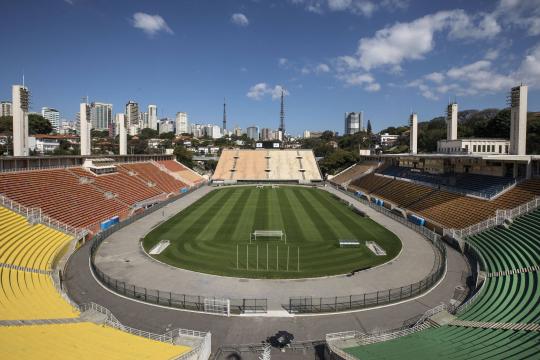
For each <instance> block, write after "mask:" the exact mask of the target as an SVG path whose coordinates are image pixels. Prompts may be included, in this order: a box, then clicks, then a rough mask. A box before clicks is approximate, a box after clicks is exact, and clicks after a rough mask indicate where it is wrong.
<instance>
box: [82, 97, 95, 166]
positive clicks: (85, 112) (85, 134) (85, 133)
mask: <svg viewBox="0 0 540 360" xmlns="http://www.w3.org/2000/svg"><path fill="white" fill-rule="evenodd" d="M79 109H80V112H79V122H80V124H79V130H80V137H81V155H82V156H87V155H91V154H92V138H91V135H90V132H91V130H92V124H91V123H90V116H89V115H90V114H89V107H88V104H87V103H81V106H80V108H79Z"/></svg>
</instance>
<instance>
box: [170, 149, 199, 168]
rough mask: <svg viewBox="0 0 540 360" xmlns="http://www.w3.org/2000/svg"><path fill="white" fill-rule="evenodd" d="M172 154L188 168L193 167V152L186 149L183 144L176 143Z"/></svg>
mask: <svg viewBox="0 0 540 360" xmlns="http://www.w3.org/2000/svg"><path fill="white" fill-rule="evenodd" d="M173 154H174V156H176V160H177V161H179V162H181V163H182V164H184V165H186V166H188V167H190V168H193V166H194V163H193V153H192V152H191V151H189V150H188V149H186V147H185V146H184V145H180V144H178V145H176V146H175V147H174V151H173Z"/></svg>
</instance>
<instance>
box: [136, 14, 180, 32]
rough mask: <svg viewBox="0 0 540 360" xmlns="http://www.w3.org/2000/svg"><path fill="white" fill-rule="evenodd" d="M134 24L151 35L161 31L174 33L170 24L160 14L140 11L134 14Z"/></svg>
mask: <svg viewBox="0 0 540 360" xmlns="http://www.w3.org/2000/svg"><path fill="white" fill-rule="evenodd" d="M132 24H133V27H135V28H137V29H141V30H142V31H144V32H145V33H146V34H148V35H150V36H153V35H155V34H157V33H158V32H160V31H164V32H166V33H169V34H174V33H173V31H172V30H171V28H170V27H169V25H167V23H166V22H165V20H164V19H163V18H162V17H161V16H159V15H150V14H146V13H142V12H138V13H135V14H133V18H132Z"/></svg>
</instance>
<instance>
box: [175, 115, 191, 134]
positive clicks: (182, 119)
mask: <svg viewBox="0 0 540 360" xmlns="http://www.w3.org/2000/svg"><path fill="white" fill-rule="evenodd" d="M188 132H189V123H188V114H187V113H186V112H177V113H176V135H180V134H184V133H188Z"/></svg>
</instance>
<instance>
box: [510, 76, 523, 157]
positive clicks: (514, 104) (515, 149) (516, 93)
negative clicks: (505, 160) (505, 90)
mask: <svg viewBox="0 0 540 360" xmlns="http://www.w3.org/2000/svg"><path fill="white" fill-rule="evenodd" d="M527 92H528V87H527V85H523V84H521V85H519V86H516V87H513V88H512V90H510V97H509V103H510V104H509V105H510V154H511V155H526V153H527V146H526V145H527Z"/></svg>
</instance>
